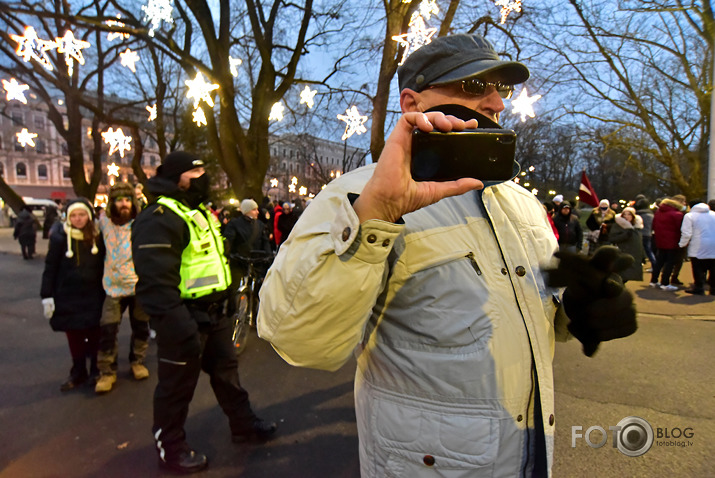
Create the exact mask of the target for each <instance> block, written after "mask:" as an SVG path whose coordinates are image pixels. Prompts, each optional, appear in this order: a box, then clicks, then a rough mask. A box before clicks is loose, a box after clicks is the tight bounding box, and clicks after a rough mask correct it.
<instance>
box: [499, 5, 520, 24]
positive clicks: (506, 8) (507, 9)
mask: <svg viewBox="0 0 715 478" xmlns="http://www.w3.org/2000/svg"><path fill="white" fill-rule="evenodd" d="M494 5H496V6H497V7H501V10H499V13H500V14H501V21H500V23H505V22H506V19H507V17H508V16H509V14H510V13H511V12H520V11H521V0H495V2H494Z"/></svg>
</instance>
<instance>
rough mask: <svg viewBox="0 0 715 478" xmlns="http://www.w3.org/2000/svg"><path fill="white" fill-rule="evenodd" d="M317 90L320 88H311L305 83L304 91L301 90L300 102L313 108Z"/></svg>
mask: <svg viewBox="0 0 715 478" xmlns="http://www.w3.org/2000/svg"><path fill="white" fill-rule="evenodd" d="M317 92H318V90H311V89H310V87H309V86H308V85H305V88H304V89H303V91H301V92H300V103H301V104H303V103H305V104H306V105H307V106H308V108H312V107H313V104H314V102H313V97H314V96H315V94H316V93H317Z"/></svg>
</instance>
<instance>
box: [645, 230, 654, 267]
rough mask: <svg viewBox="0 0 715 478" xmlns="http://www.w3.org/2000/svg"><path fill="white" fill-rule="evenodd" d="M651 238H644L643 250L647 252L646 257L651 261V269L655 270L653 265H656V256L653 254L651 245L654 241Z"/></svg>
mask: <svg viewBox="0 0 715 478" xmlns="http://www.w3.org/2000/svg"><path fill="white" fill-rule="evenodd" d="M652 239H653V238H652V237H651V236H643V250H644V251H645V255H646V257H647V258H648V260H649V261H650V267H651V268H653V265H654V264H655V254H653V249H652V248H651V243H652V242H653V241H652Z"/></svg>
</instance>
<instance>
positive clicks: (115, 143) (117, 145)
mask: <svg viewBox="0 0 715 478" xmlns="http://www.w3.org/2000/svg"><path fill="white" fill-rule="evenodd" d="M102 139H104V142H105V143H107V144H108V145H109V153H107V155H108V156H111V155H112V154H114V153H116V152H119V156H120V157H122V158H123V157H124V151H129V150H131V149H132V147H131V146H129V143H130V142H131V141H132V137H131V136H125V135H124V131H122V128H117V130H116V131H115V130H114V128H109V129H108V130H107V131H104V132H103V133H102Z"/></svg>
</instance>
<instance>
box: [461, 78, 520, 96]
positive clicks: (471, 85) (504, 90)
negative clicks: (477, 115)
mask: <svg viewBox="0 0 715 478" xmlns="http://www.w3.org/2000/svg"><path fill="white" fill-rule="evenodd" d="M461 84H462V91H464V92H465V93H468V94H470V95H474V96H482V95H483V94H485V93H486V92H487V88H488V87H489V86H493V87H494V88H496V90H497V93H499V96H501V97H502V98H504V99H506V100H508V99H509V98H511V95H513V94H514V85H506V84H504V83H502V82H501V81H496V82H491V81H484V80H480V79H479V78H469V79H467V80H462V81H461Z"/></svg>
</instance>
